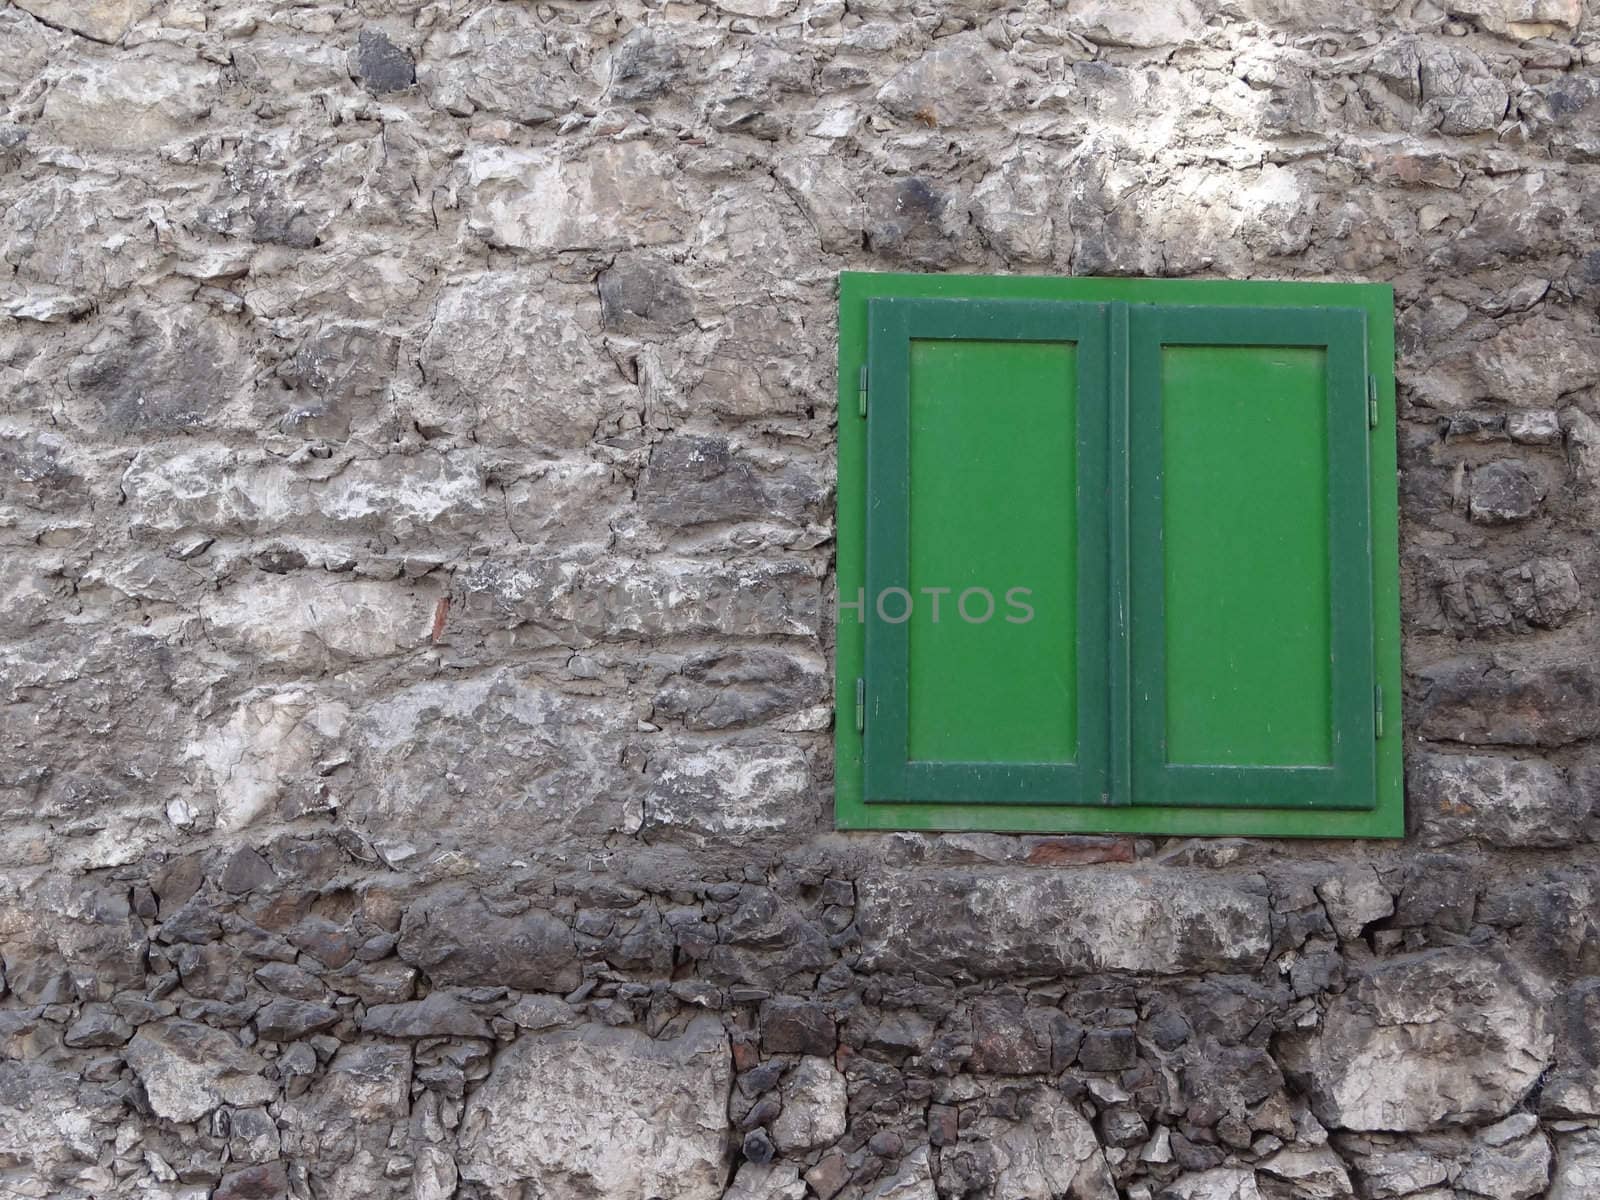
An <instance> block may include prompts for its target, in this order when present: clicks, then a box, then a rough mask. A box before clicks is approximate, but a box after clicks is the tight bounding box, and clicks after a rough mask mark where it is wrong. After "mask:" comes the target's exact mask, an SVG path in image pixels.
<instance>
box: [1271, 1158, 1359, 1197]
mask: <svg viewBox="0 0 1600 1200" xmlns="http://www.w3.org/2000/svg"><path fill="white" fill-rule="evenodd" d="M1257 1171H1258V1172H1259V1173H1260V1175H1265V1176H1267V1177H1268V1179H1269V1180H1279V1181H1281V1182H1283V1183H1285V1184H1287V1185H1289V1186H1290V1187H1291V1188H1293V1189H1294V1193H1293V1194H1294V1195H1295V1196H1297V1197H1299V1198H1301V1200H1353V1198H1354V1197H1355V1194H1356V1193H1355V1188H1354V1186H1353V1185H1352V1184H1351V1182H1350V1172H1349V1171H1347V1170H1346V1169H1345V1165H1344V1162H1343V1160H1342V1159H1340V1157H1339V1156H1338V1155H1337V1154H1335V1153H1334V1152H1333V1150H1332V1149H1330V1148H1329V1147H1327V1146H1319V1147H1317V1148H1316V1149H1312V1150H1299V1149H1292V1148H1291V1149H1284V1150H1279V1151H1278V1152H1277V1153H1276V1154H1273V1155H1272V1156H1271V1157H1269V1158H1264V1159H1262V1160H1261V1162H1260V1163H1258V1164H1257ZM1258 1182H1259V1175H1258ZM1268 1187H1269V1189H1270V1187H1271V1184H1270V1183H1269V1184H1268ZM1266 1194H1267V1195H1268V1196H1269V1197H1270V1195H1271V1192H1270V1190H1269V1192H1268V1193H1266Z"/></svg>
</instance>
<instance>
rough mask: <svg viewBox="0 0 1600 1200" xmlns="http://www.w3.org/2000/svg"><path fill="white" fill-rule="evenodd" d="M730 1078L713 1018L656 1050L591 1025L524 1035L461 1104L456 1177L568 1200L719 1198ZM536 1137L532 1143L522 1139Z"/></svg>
mask: <svg viewBox="0 0 1600 1200" xmlns="http://www.w3.org/2000/svg"><path fill="white" fill-rule="evenodd" d="M731 1079H732V1067H731V1061H730V1058H729V1053H728V1043H727V1036H726V1034H725V1033H724V1032H723V1030H722V1026H721V1024H720V1022H718V1021H717V1020H716V1019H715V1018H712V1017H699V1018H696V1019H695V1020H694V1021H692V1022H691V1023H690V1024H689V1026H688V1028H687V1029H686V1030H685V1032H684V1034H683V1035H682V1036H681V1037H676V1038H667V1039H663V1040H659V1041H653V1040H651V1039H650V1038H648V1037H646V1036H645V1035H644V1034H642V1033H640V1032H638V1031H636V1030H630V1029H609V1028H603V1027H599V1026H592V1025H591V1026H586V1027H584V1028H583V1029H582V1030H578V1031H558V1032H548V1033H536V1034H525V1035H523V1036H522V1037H520V1038H518V1039H517V1040H516V1041H515V1042H513V1043H512V1044H511V1045H510V1046H508V1047H506V1048H505V1049H504V1050H502V1051H501V1052H500V1053H499V1055H498V1056H497V1057H496V1059H495V1063H494V1069H493V1071H492V1072H491V1073H490V1075H489V1078H488V1079H486V1080H485V1081H484V1082H483V1083H482V1084H481V1085H479V1087H478V1088H477V1090H476V1091H474V1092H473V1094H472V1096H471V1097H470V1098H469V1099H468V1101H467V1106H466V1112H465V1114H464V1115H463V1117H462V1124H461V1136H460V1144H461V1148H460V1151H459V1154H458V1163H459V1166H460V1172H461V1177H462V1179H464V1180H468V1181H474V1182H478V1183H481V1184H483V1185H485V1186H488V1187H532V1188H535V1189H540V1190H544V1191H556V1192H559V1193H560V1194H562V1195H566V1196H570V1197H573V1198H574V1200H579V1198H582V1197H596V1198H598V1197H602V1196H604V1197H613V1196H640V1197H645V1196H655V1195H661V1196H673V1197H678V1198H680V1200H717V1198H719V1197H720V1196H721V1195H722V1190H723V1185H724V1182H725V1180H726V1177H727V1169H726V1167H725V1166H724V1162H725V1159H724V1154H725V1149H726V1140H727V1126H728V1117H727V1096H728V1087H729V1084H730V1082H731ZM599 1081H604V1082H603V1083H600V1084H599V1086H597V1083H599ZM532 1128H537V1129H539V1130H540V1135H539V1136H538V1137H528V1136H526V1132H525V1131H526V1130H528V1129H532ZM618 1146H626V1147H627V1148H628V1149H627V1152H626V1153H625V1154H618V1153H617V1152H616V1147H618Z"/></svg>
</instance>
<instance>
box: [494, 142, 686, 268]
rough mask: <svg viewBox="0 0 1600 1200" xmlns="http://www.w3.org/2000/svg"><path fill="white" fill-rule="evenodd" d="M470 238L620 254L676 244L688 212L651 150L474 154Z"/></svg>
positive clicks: (674, 176) (663, 159)
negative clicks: (565, 153) (628, 249)
mask: <svg viewBox="0 0 1600 1200" xmlns="http://www.w3.org/2000/svg"><path fill="white" fill-rule="evenodd" d="M466 168H467V182H468V194H469V196H470V197H471V202H472V208H471V214H472V215H471V224H472V229H473V232H474V233H476V234H478V236H480V237H482V238H484V239H485V240H486V241H488V242H489V243H490V244H491V245H494V246H500V247H504V248H507V249H511V250H527V251H534V252H546V253H548V252H554V251H560V250H622V249H626V248H628V247H632V246H656V245H661V244H663V243H666V242H676V241H679V240H680V239H682V238H683V237H684V236H685V235H686V234H687V233H688V231H689V228H690V225H691V221H690V210H689V206H688V202H687V201H686V199H685V197H684V194H683V188H682V185H681V183H680V179H681V176H680V175H679V173H678V171H677V169H676V166H675V164H674V162H673V160H672V158H671V157H670V156H668V155H666V154H664V153H663V152H661V151H660V150H658V149H656V148H655V147H654V146H652V145H651V144H650V143H648V142H643V141H630V142H613V143H608V144H602V145H599V146H595V147H592V148H591V149H589V150H587V151H586V152H582V153H580V154H576V155H572V156H567V155H561V154H556V153H552V152H551V151H549V150H542V149H541V150H525V149H520V148H509V147H476V148H474V149H473V150H471V151H469V153H468V156H467V159H466Z"/></svg>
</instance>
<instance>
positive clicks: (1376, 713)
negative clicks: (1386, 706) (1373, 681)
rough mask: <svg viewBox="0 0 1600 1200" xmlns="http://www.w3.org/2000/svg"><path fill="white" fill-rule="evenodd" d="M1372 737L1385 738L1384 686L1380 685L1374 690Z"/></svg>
mask: <svg viewBox="0 0 1600 1200" xmlns="http://www.w3.org/2000/svg"><path fill="white" fill-rule="evenodd" d="M1372 729H1373V734H1372V736H1373V737H1375V738H1381V737H1382V736H1383V684H1381V683H1380V684H1378V685H1377V686H1376V687H1375V688H1373V689H1372Z"/></svg>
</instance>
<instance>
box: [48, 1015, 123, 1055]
mask: <svg viewBox="0 0 1600 1200" xmlns="http://www.w3.org/2000/svg"><path fill="white" fill-rule="evenodd" d="M132 1036H133V1026H132V1025H130V1024H128V1022H127V1021H125V1020H123V1019H122V1017H121V1015H120V1014H118V1012H117V1011H116V1009H114V1008H112V1007H111V1006H110V1005H107V1004H85V1005H84V1006H83V1012H82V1013H80V1014H79V1016H78V1019H77V1020H76V1021H74V1022H73V1023H72V1024H71V1025H69V1026H68V1027H67V1031H66V1032H65V1033H64V1034H62V1035H61V1040H62V1042H63V1043H64V1044H65V1045H67V1046H70V1047H72V1048H73V1049H89V1048H91V1047H96V1046H121V1045H123V1044H125V1043H126V1042H127V1040H128V1039H129V1038H131V1037H132Z"/></svg>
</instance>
